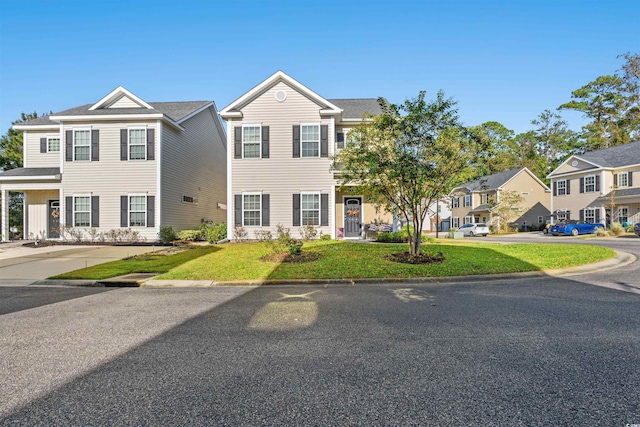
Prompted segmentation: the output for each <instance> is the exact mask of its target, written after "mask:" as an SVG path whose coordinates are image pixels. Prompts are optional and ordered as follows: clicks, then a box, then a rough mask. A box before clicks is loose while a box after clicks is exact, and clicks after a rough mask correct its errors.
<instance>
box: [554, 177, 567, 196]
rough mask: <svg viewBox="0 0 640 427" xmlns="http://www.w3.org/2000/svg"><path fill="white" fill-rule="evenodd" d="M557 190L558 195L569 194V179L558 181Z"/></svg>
mask: <svg viewBox="0 0 640 427" xmlns="http://www.w3.org/2000/svg"><path fill="white" fill-rule="evenodd" d="M556 191H557V194H558V196H564V195H566V194H567V181H566V180H564V179H563V180H562V181H558V182H557V183H556Z"/></svg>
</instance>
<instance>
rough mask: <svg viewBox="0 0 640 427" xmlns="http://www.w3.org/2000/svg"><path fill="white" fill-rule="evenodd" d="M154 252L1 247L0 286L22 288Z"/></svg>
mask: <svg viewBox="0 0 640 427" xmlns="http://www.w3.org/2000/svg"><path fill="white" fill-rule="evenodd" d="M153 250H154V247H153V246H67V245H60V246H48V247H43V248H28V247H25V246H0V283H1V284H22V285H25V284H29V283H33V282H35V281H37V280H43V279H46V278H48V277H51V276H55V275H57V274H62V273H67V272H69V271H73V270H77V269H79V268H84V267H90V266H92V265H96V264H102V263H105V262H109V261H114V260H118V259H122V258H126V257H128V256H132V255H138V254H142V253H146V252H151V251H153ZM155 250H157V248H155Z"/></svg>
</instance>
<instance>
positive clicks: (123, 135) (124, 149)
mask: <svg viewBox="0 0 640 427" xmlns="http://www.w3.org/2000/svg"><path fill="white" fill-rule="evenodd" d="M128 132H129V131H128V130H127V129H120V160H129V147H128V146H127V144H128V141H127V140H128V138H129V133H128ZM123 227H124V225H123Z"/></svg>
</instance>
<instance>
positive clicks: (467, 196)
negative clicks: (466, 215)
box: [464, 194, 471, 207]
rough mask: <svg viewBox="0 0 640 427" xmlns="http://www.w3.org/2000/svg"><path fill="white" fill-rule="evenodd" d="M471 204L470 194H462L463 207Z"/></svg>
mask: <svg viewBox="0 0 640 427" xmlns="http://www.w3.org/2000/svg"><path fill="white" fill-rule="evenodd" d="M467 206H471V194H467V195H465V196H464V207H467Z"/></svg>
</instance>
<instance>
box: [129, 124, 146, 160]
mask: <svg viewBox="0 0 640 427" xmlns="http://www.w3.org/2000/svg"><path fill="white" fill-rule="evenodd" d="M146 135H147V130H146V129H129V160H145V159H146V158H147V138H146Z"/></svg>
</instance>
